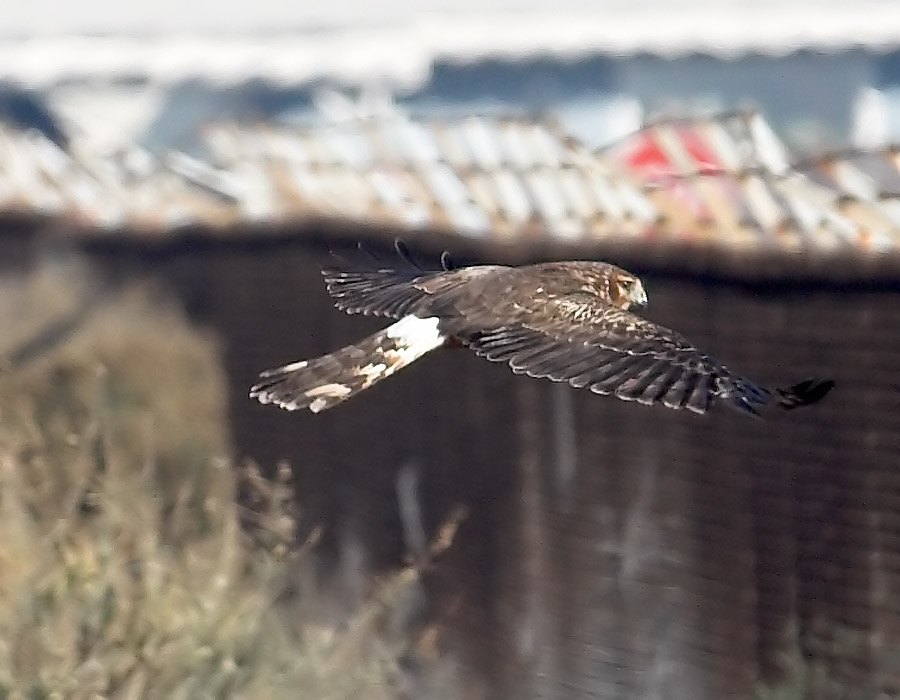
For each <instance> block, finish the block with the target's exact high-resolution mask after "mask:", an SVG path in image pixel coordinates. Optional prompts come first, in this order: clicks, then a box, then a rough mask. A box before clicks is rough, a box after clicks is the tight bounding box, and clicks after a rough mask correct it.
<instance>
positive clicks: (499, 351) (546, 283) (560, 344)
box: [250, 245, 834, 414]
mask: <svg viewBox="0 0 900 700" xmlns="http://www.w3.org/2000/svg"><path fill="white" fill-rule="evenodd" d="M398 251H399V252H400V253H401V256H402V257H403V258H404V260H405V261H406V262H407V263H411V258H410V256H409V253H408V251H406V249H405V247H403V246H401V245H398ZM322 274H323V276H324V278H325V284H326V286H327V288H328V292H329V293H330V294H331V296H332V297H333V299H334V302H335V305H336V306H337V307H338V308H339V309H341V310H342V311H345V312H347V313H350V314H360V313H361V314H367V315H372V316H383V317H387V318H391V319H395V322H394V323H393V324H392V325H390V326H388V327H387V328H384V329H383V330H380V331H378V332H377V333H375V334H373V335H370V336H369V337H367V338H365V339H363V340H361V341H360V342H358V343H355V344H353V345H348V346H347V347H345V348H342V349H340V350H338V351H336V352H333V353H330V354H328V355H324V356H322V357H318V358H315V359H312V360H303V361H300V362H293V363H291V364H288V365H284V366H283V367H277V368H275V369H270V370H267V371H265V372H263V373H262V374H260V377H259V383H258V384H256V385H255V386H253V387H252V388H251V389H250V396H251V397H255V398H257V399H258V400H259V401H260V402H262V403H264V404H268V403H272V404H275V405H277V406H280V407H281V408H284V409H287V410H289V411H295V410H297V409H302V408H308V409H309V410H310V411H312V412H313V413H318V412H319V411H323V410H325V409H326V408H331V407H332V406H334V405H336V404H338V403H340V402H342V401H345V400H346V399H349V398H350V397H351V396H354V395H355V394H357V393H359V392H360V391H362V390H363V389H368V388H369V387H370V386H372V385H374V384H375V383H377V382H379V381H381V380H382V379H385V378H387V377H389V376H391V375H392V374H394V373H395V372H397V371H398V370H400V369H402V368H404V367H406V366H407V365H409V364H411V363H412V362H415V361H416V360H418V359H419V358H420V357H422V356H423V355H425V354H427V353H429V352H431V351H432V350H436V349H438V348H440V347H443V346H455V345H462V346H464V347H467V348H469V349H471V350H473V351H474V352H475V353H476V354H477V355H480V356H482V357H484V358H487V359H488V360H492V361H494V362H505V363H507V364H508V365H509V366H510V367H511V368H512V370H513V372H515V373H517V374H527V375H528V376H531V377H543V378H547V379H550V380H552V381H556V382H565V383H567V384H570V385H571V386H573V387H577V388H589V389H590V390H591V391H593V392H594V393H596V394H612V395H614V396H616V397H618V398H620V399H625V400H626V401H638V402H640V403H643V404H654V403H662V404H663V405H664V406H668V407H669V408H676V409H678V408H686V409H688V410H690V411H693V412H695V413H704V412H706V411H707V410H708V409H709V408H710V406H711V405H712V404H713V403H714V402H717V401H724V402H725V403H727V404H728V405H731V406H733V407H735V408H738V409H741V410H743V411H746V412H749V413H752V414H757V413H759V410H760V409H762V408H764V407H766V406H776V407H780V408H783V409H791V408H796V407H798V406H805V405H807V404H811V403H814V402H816V401H818V400H819V399H821V398H822V397H824V396H825V394H827V393H828V391H829V390H830V389H831V388H832V387H833V386H834V383H833V382H832V381H830V380H817V379H808V380H806V381H803V382H800V383H799V384H795V385H794V386H791V387H788V388H786V389H775V390H774V391H771V390H768V389H765V388H762V387H760V386H758V385H757V384H755V383H753V382H751V381H749V380H748V379H745V378H744V377H741V376H740V375H738V374H735V373H734V372H732V371H731V370H730V369H728V368H727V367H726V366H725V365H723V364H720V363H719V362H718V361H716V360H714V359H713V358H711V357H710V356H709V355H707V354H706V353H704V352H703V351H702V350H699V349H698V348H697V347H695V346H694V345H693V344H692V343H691V342H690V341H688V340H687V339H686V338H684V337H683V336H681V335H679V334H678V333H676V332H675V331H671V330H669V329H668V328H663V327H662V326H658V325H656V324H655V323H652V322H651V321H648V320H647V319H645V318H642V317H641V316H638V315H637V314H635V313H633V312H631V311H630V310H629V309H631V308H632V307H635V306H637V307H643V306H646V304H647V294H646V292H645V291H644V287H643V285H642V284H641V281H640V280H639V279H638V278H637V277H636V276H635V275H632V274H630V273H628V272H626V271H625V270H622V269H621V268H618V267H616V266H615V265H610V264H608V263H604V262H587V261H569V262H547V263H539V264H536V265H525V266H521V267H507V266H502V265H476V266H471V267H459V268H453V267H452V266H451V265H450V263H449V260H448V258H447V256H446V254H444V256H442V257H441V269H439V270H434V271H427V270H424V269H422V268H421V267H418V266H416V265H414V264H408V266H407V267H377V268H374V269H361V270H351V269H346V267H344V268H327V269H325V270H323V271H322Z"/></svg>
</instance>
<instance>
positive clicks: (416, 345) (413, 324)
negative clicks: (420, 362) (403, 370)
mask: <svg viewBox="0 0 900 700" xmlns="http://www.w3.org/2000/svg"><path fill="white" fill-rule="evenodd" d="M439 322H440V319H438V318H437V317H430V318H419V317H418V316H405V317H404V318H401V319H400V320H399V321H397V323H395V324H393V325H392V326H388V328H387V330H386V334H387V337H388V338H391V339H393V340H394V341H396V349H395V350H394V352H396V353H397V355H398V358H397V360H398V364H400V365H401V366H402V365H408V364H409V363H410V362H413V361H414V360H417V359H419V358H420V357H422V355H424V354H426V353H429V352H431V351H432V350H435V349H437V348H439V347H441V346H442V345H443V344H444V341H445V340H447V336H445V335H444V334H443V333H441V331H440V330H439V329H438V324H439Z"/></svg>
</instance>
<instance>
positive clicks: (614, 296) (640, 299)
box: [609, 269, 647, 309]
mask: <svg viewBox="0 0 900 700" xmlns="http://www.w3.org/2000/svg"><path fill="white" fill-rule="evenodd" d="M609 296H610V300H611V302H612V304H613V306H618V307H620V308H622V309H628V308H630V307H631V306H640V307H644V306H647V292H645V291H644V285H643V284H641V281H640V280H639V279H638V278H637V277H635V276H634V275H632V274H631V273H629V272H625V270H620V269H616V270H615V271H614V272H613V274H612V276H611V277H610V280H609Z"/></svg>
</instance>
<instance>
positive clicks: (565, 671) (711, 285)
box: [178, 245, 900, 699]
mask: <svg viewBox="0 0 900 700" xmlns="http://www.w3.org/2000/svg"><path fill="white" fill-rule="evenodd" d="M325 259H326V255H325V253H324V252H323V250H322V249H321V248H319V247H317V246H304V245H298V246H288V247H283V248H274V249H270V250H267V251H254V250H248V251H245V252H243V253H240V254H236V253H234V252H233V251H230V252H227V253H226V252H223V253H212V254H204V255H202V256H187V257H184V258H182V259H180V261H179V262H178V265H179V266H181V268H182V269H183V271H184V272H189V273H190V274H188V275H184V274H182V275H181V277H182V278H185V277H187V278H193V277H194V275H195V273H196V271H197V270H199V269H203V270H204V272H203V274H202V275H201V276H200V277H199V278H198V279H197V280H195V281H199V280H202V283H200V284H198V285H197V286H198V288H199V290H200V293H201V294H202V295H203V297H204V298H205V299H206V308H205V310H204V313H203V317H204V318H205V319H206V320H207V321H208V322H210V323H212V324H213V325H214V326H215V327H216V328H218V329H219V330H220V331H221V332H222V334H223V337H224V338H225V341H226V346H225V347H226V353H227V355H226V357H227V363H228V371H229V374H230V375H231V377H232V378H233V380H234V383H233V387H232V405H231V411H232V416H233V424H234V431H235V440H236V444H237V445H238V446H239V447H240V449H241V450H242V452H244V453H246V454H249V455H251V456H253V457H254V458H256V459H258V460H260V461H261V462H262V463H263V464H267V465H270V464H272V463H274V462H275V461H277V460H279V459H288V460H290V462H291V463H292V464H293V465H294V468H295V470H296V475H297V482H298V486H299V490H300V493H301V497H302V499H303V502H304V505H305V508H306V509H307V516H308V518H309V519H310V522H322V523H325V524H326V527H327V530H326V531H327V532H329V533H330V538H331V539H330V541H329V545H330V546H331V547H333V548H334V551H342V547H343V550H344V551H359V548H361V551H364V552H365V553H366V557H367V566H368V567H370V568H369V569H368V570H370V571H373V572H374V571H378V570H379V569H380V568H381V567H384V566H388V565H395V564H396V563H397V562H399V561H400V559H401V556H402V554H403V551H404V547H403V542H402V537H401V523H400V519H399V515H398V508H397V502H396V491H395V481H396V478H397V474H398V471H399V470H400V468H401V467H403V466H405V465H408V464H412V465H415V466H416V467H417V468H418V470H419V475H420V479H421V497H422V500H423V509H424V513H425V515H426V519H427V526H428V527H429V528H431V532H433V528H435V527H436V526H437V524H438V523H439V521H440V520H441V519H442V518H443V517H444V516H446V514H447V513H448V512H449V511H450V509H451V508H452V506H453V505H454V504H456V503H464V504H465V505H467V506H468V508H469V511H470V517H469V519H468V521H467V522H466V524H465V525H464V527H463V528H462V530H461V531H460V534H459V537H458V539H457V542H456V544H455V546H454V547H453V549H452V550H451V552H450V554H449V555H448V556H447V557H446V558H445V559H444V560H442V562H441V565H440V567H439V569H438V571H437V572H436V573H435V574H434V576H433V577H432V580H431V581H430V584H431V587H432V591H433V592H434V593H435V595H434V597H433V598H434V600H435V601H436V606H437V612H438V615H439V616H441V618H442V620H443V624H444V626H445V629H446V631H447V634H448V640H449V642H450V643H451V644H452V646H454V647H455V648H458V649H462V650H463V651H464V652H465V658H466V659H467V660H468V663H469V664H471V667H472V668H473V669H474V670H475V671H476V672H477V674H479V675H480V676H481V677H483V678H486V679H487V682H488V683H489V684H490V685H491V686H493V687H496V688H501V689H503V690H504V691H505V693H504V694H505V695H506V696H507V697H522V696H532V695H539V694H543V693H542V691H546V692H552V694H553V695H554V696H555V697H561V698H566V697H571V698H580V697H589V696H590V697H594V696H598V695H599V696H602V697H623V698H624V697H635V696H640V697H666V698H680V697H683V698H692V699H693V698H699V697H710V698H725V697H747V695H748V693H749V692H751V689H752V688H753V685H754V683H755V681H756V679H758V678H759V677H760V676H761V675H762V676H765V677H766V678H769V679H773V680H779V679H784V678H786V677H787V676H789V675H790V673H791V672H796V668H794V667H792V665H791V662H789V661H785V653H786V652H789V651H791V649H792V647H793V648H795V651H797V652H798V653H799V654H800V655H802V656H810V657H812V658H813V659H814V660H815V663H816V664H818V667H819V670H820V671H821V673H822V674H823V676H824V678H825V679H826V680H827V681H836V682H837V683H838V684H839V685H840V686H841V687H858V686H859V684H860V683H862V682H863V681H865V682H871V683H873V684H874V686H877V687H878V688H881V687H884V688H886V689H888V690H890V691H893V690H896V687H895V685H894V680H895V679H894V678H893V677H888V676H889V672H888V670H887V666H886V665H888V666H889V665H891V664H889V657H890V653H891V649H892V647H893V648H894V650H896V652H897V653H898V654H900V625H898V619H897V616H896V609H895V607H894V605H893V603H892V597H891V591H895V590H897V584H900V571H898V568H897V562H898V556H897V555H898V552H900V547H898V542H897V540H896V539H895V538H896V536H897V534H900V533H898V530H897V526H898V524H900V520H898V518H900V516H897V515H896V514H897V513H898V512H900V492H898V491H897V489H896V487H897V486H900V479H898V478H897V477H895V475H894V474H895V469H896V465H897V457H898V450H897V448H898V443H897V437H896V436H897V427H898V418H897V408H898V403H900V394H898V392H897V388H896V384H897V369H898V367H900V306H898V303H897V302H898V300H900V297H898V293H897V291H896V290H895V289H894V290H891V289H884V288H881V289H880V290H878V289H857V290H856V291H854V287H853V285H848V286H845V287H837V288H836V287H834V286H828V285H826V286H825V287H821V286H819V287H817V286H815V285H799V286H794V287H791V286H787V287H776V288H774V289H771V288H769V287H767V286H766V285H763V286H757V287H755V286H753V285H748V284H733V283H727V282H722V281H718V282H715V281H712V280H706V281H703V282H700V281H697V280H695V279H691V278H679V277H670V276H667V275H666V274H664V273H660V272H658V273H657V274H655V275H653V274H650V275H648V276H647V278H646V281H647V285H648V288H649V293H650V296H651V307H650V315H651V316H652V317H653V318H654V319H655V320H658V321H660V322H663V323H665V324H667V325H670V326H674V327H676V328H678V329H680V330H682V331H683V332H684V333H685V334H686V335H688V336H689V337H691V338H692V339H694V340H696V342H698V343H700V344H702V345H703V346H705V347H707V348H709V350H710V351H711V352H714V354H716V355H717V356H718V357H721V358H723V359H724V360H726V361H727V362H728V363H729V364H730V365H731V366H733V367H737V368H740V369H741V370H743V371H744V372H745V373H747V374H748V375H750V376H752V377H756V378H759V379H760V380H762V381H765V382H768V383H771V384H776V385H777V384H783V383H785V382H791V381H795V380H797V379H800V378H803V377H805V376H807V375H820V376H832V377H834V378H835V380H836V381H837V385H838V387H839V389H838V391H837V392H836V393H835V394H834V395H833V396H831V397H829V400H828V401H827V402H826V403H824V404H823V405H821V406H817V407H815V408H813V409H810V410H807V411H801V412H796V413H793V414H788V415H784V416H779V417H778V418H777V419H774V420H771V421H762V420H753V419H750V418H748V417H746V416H743V415H739V414H736V413H734V412H731V411H728V410H721V411H716V412H714V413H712V414H710V415H709V416H706V417H703V418H700V417H697V416H694V415H691V414H682V413H679V412H673V411H669V410H666V409H663V408H658V409H647V408H645V407H641V406H634V405H629V404H625V403H621V402H617V401H613V400H610V399H608V398H603V397H597V396H593V395H591V394H589V393H585V392H574V391H569V390H567V389H561V388H559V387H555V386H553V385H550V384H546V383H541V382H535V381H532V380H528V379H525V378H520V377H514V376H512V375H511V374H510V373H509V372H508V371H506V370H505V368H504V367H501V366H494V365H490V364H488V363H484V362H481V361H479V360H477V359H476V358H473V357H471V356H469V355H468V354H467V353H464V352H449V351H448V352H445V353H442V354H440V355H436V356H433V357H430V358H427V359H426V360H424V361H423V362H422V363H421V364H420V365H419V366H416V367H413V368H411V369H409V370H407V371H405V372H404V373H403V374H402V375H400V376H399V377H397V378H396V379H395V380H393V381H391V382H387V383H386V384H385V385H382V386H379V387H378V388H376V389H374V390H372V391H371V392H368V393H367V394H364V395H362V396H361V397H359V398H358V399H357V400H355V401H353V402H350V403H348V404H346V405H344V406H342V407H340V408H338V409H337V410H334V411H331V412H328V413H325V414H322V415H319V416H313V415H308V414H288V413H285V412H282V411H278V410H276V409H273V408H271V407H263V406H259V405H257V404H255V403H254V402H252V401H249V400H248V399H247V398H246V390H247V387H248V386H249V384H250V383H252V381H253V378H254V377H255V374H256V372H258V371H259V370H260V369H263V368H266V367H269V366H273V365H275V364H279V363H282V362H286V361H291V360H295V359H300V358H304V357H309V356H313V355H316V354H320V353H322V352H326V351H328V350H331V349H334V348H337V347H339V346H341V345H343V344H346V343H348V342H352V341H353V340H355V339H357V338H359V337H362V335H364V334H365V333H367V332H369V331H370V330H373V329H374V328H376V327H378V325H379V322H378V321H373V320H371V319H364V318H358V317H346V316H343V315H342V314H340V313H338V312H336V311H334V310H333V309H332V308H331V305H330V302H329V300H328V299H327V296H326V294H325V292H324V290H323V288H322V284H321V279H320V276H319V273H318V270H319V267H320V265H321V264H322V262H323V260H325ZM348 543H350V544H353V543H356V544H358V545H359V548H356V549H354V548H353V547H350V546H349V545H348ZM339 545H341V546H339ZM832 657H834V659H837V661H835V660H834V659H832ZM685 669H690V670H691V672H690V673H685V672H684V671H685ZM817 682H818V681H817ZM874 686H873V688H874ZM826 687H827V683H826V682H825V681H822V685H821V688H819V689H818V691H817V692H821V693H824V692H825V690H824V689H825V688H826Z"/></svg>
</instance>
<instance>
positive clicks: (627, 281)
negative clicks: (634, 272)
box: [619, 277, 634, 292]
mask: <svg viewBox="0 0 900 700" xmlns="http://www.w3.org/2000/svg"><path fill="white" fill-rule="evenodd" d="M619 286H621V287H622V289H624V290H625V291H626V292H627V291H629V290H630V289H631V288H632V287H633V286H634V280H633V279H631V278H630V277H624V278H621V279H619Z"/></svg>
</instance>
